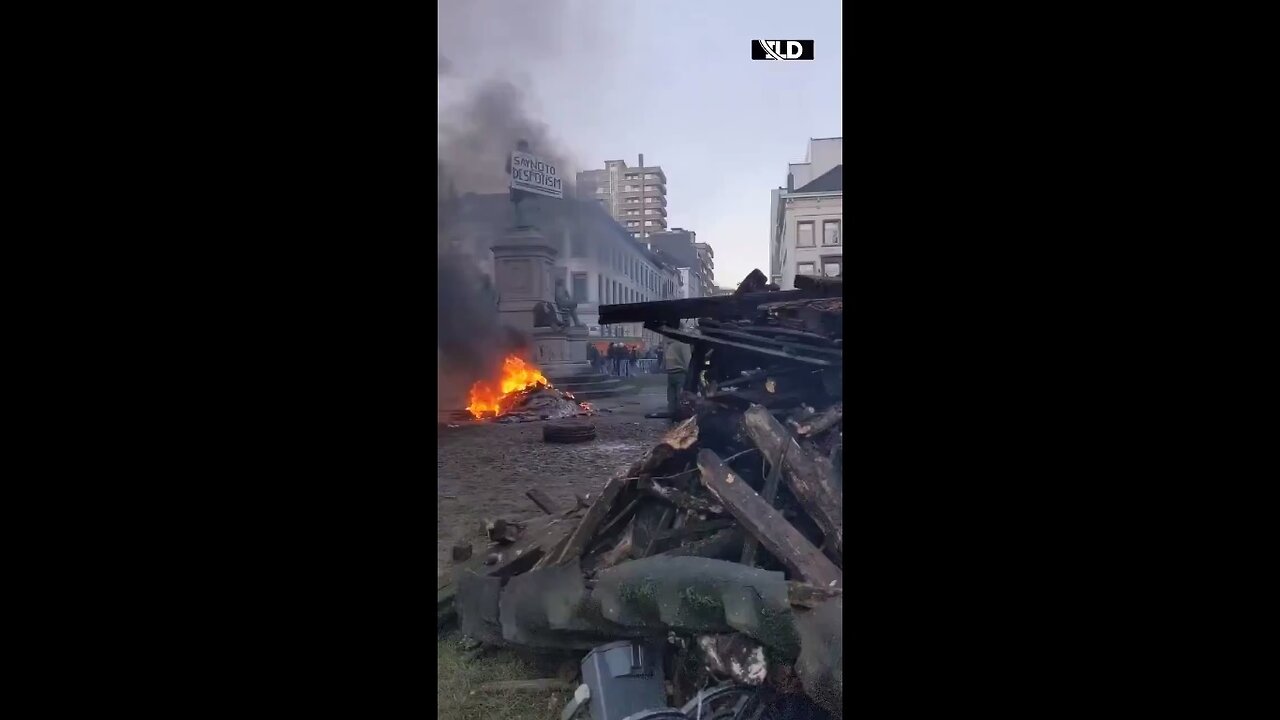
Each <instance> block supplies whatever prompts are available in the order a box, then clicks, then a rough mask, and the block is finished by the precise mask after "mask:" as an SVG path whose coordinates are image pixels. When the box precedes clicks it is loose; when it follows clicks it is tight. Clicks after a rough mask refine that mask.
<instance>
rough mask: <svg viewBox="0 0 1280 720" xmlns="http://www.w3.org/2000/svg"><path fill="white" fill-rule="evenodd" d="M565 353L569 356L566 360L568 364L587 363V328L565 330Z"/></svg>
mask: <svg viewBox="0 0 1280 720" xmlns="http://www.w3.org/2000/svg"><path fill="white" fill-rule="evenodd" d="M565 333H566V338H565V345H566V348H565V350H566V352H567V353H568V354H569V357H568V358H567V359H568V361H569V362H586V361H587V327H586V326H585V325H584V326H582V327H570V328H565Z"/></svg>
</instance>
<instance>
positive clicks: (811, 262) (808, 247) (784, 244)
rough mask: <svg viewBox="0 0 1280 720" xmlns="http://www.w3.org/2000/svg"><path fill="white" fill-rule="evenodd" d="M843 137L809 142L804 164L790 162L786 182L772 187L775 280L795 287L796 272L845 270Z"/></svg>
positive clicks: (839, 272) (834, 274) (771, 252)
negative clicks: (778, 186) (783, 185)
mask: <svg viewBox="0 0 1280 720" xmlns="http://www.w3.org/2000/svg"><path fill="white" fill-rule="evenodd" d="M843 148H844V140H843V138H815V139H810V140H809V147H808V149H807V151H806V152H805V162H803V163H790V164H788V165H787V185H786V186H785V187H780V188H777V189H775V190H773V191H772V192H771V193H770V195H771V198H770V199H771V201H772V206H771V208H770V224H771V226H772V227H771V240H770V248H769V275H770V280H771V281H772V282H774V283H777V285H778V286H779V287H780V288H782V289H783V290H791V289H794V288H795V278H796V275H823V276H826V277H839V276H841V275H843V274H844V229H845V227H844V164H843V163H844V158H843Z"/></svg>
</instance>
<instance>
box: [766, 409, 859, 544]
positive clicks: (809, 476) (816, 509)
mask: <svg viewBox="0 0 1280 720" xmlns="http://www.w3.org/2000/svg"><path fill="white" fill-rule="evenodd" d="M742 424H743V426H744V427H745V428H746V431H747V434H748V435H750V436H751V442H752V443H754V444H755V446H756V447H758V448H760V452H762V453H764V456H765V457H777V456H778V453H779V451H780V450H781V449H782V448H783V447H786V448H787V452H786V457H784V458H783V460H782V473H783V477H784V478H785V479H786V481H787V485H788V486H789V487H790V488H791V494H792V495H795V497H796V501H797V502H799V503H800V506H801V507H803V508H804V509H805V511H806V512H807V513H809V516H810V517H812V518H813V521H814V522H815V523H817V524H818V527H819V528H820V529H821V530H822V532H823V534H825V535H826V536H827V537H828V538H829V539H830V540H831V543H832V549H833V550H835V552H836V554H837V555H840V556H842V557H843V555H844V516H843V512H844V511H843V509H842V507H841V498H840V492H839V491H838V490H836V488H835V486H834V484H833V483H832V482H831V480H832V478H831V475H830V474H829V472H825V471H824V469H823V468H822V467H820V466H819V464H818V463H817V462H815V461H814V459H813V458H812V457H810V456H809V454H808V453H806V452H804V451H803V450H802V449H801V448H800V444H799V443H797V442H796V439H795V438H794V437H792V436H791V433H790V432H788V431H787V429H786V428H785V427H783V425H782V423H780V422H778V421H777V419H776V418H774V417H773V415H771V414H770V413H769V411H768V410H766V409H765V408H762V407H759V406H756V407H753V408H751V409H750V410H748V411H746V412H745V413H743V416H742Z"/></svg>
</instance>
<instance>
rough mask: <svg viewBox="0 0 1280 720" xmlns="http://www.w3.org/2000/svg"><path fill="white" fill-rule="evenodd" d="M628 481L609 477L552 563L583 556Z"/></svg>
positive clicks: (557, 563)
mask: <svg viewBox="0 0 1280 720" xmlns="http://www.w3.org/2000/svg"><path fill="white" fill-rule="evenodd" d="M627 482H628V481H627V478H625V477H617V476H615V477H611V478H609V481H608V482H606V483H605V484H604V489H603V490H601V491H600V495H599V497H597V498H596V500H595V502H593V503H591V507H589V508H587V512H586V513H585V514H584V515H583V516H582V522H579V523H578V527H576V528H574V529H573V533H572V534H571V535H570V536H569V541H568V542H566V543H565V544H564V548H562V549H561V550H560V553H559V554H558V555H557V556H556V557H555V558H553V559H552V561H551V564H553V565H560V564H563V563H565V562H569V561H571V560H577V559H579V558H581V557H582V553H583V551H585V550H586V549H587V544H588V543H590V542H591V539H592V538H594V537H595V535H596V530H597V529H598V528H599V527H600V523H602V522H604V518H605V516H606V515H608V514H609V510H610V509H611V508H612V507H613V501H614V500H616V499H617V497H618V494H619V493H621V492H622V488H624V487H626V485H627Z"/></svg>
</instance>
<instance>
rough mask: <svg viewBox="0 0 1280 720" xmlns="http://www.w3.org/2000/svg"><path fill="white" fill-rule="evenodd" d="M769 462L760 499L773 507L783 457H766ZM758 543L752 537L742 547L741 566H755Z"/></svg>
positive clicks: (776, 496) (785, 451)
mask: <svg viewBox="0 0 1280 720" xmlns="http://www.w3.org/2000/svg"><path fill="white" fill-rule="evenodd" d="M780 452H781V454H782V456H783V457H785V456H786V454H787V446H786V445H783V446H782V450H781V451H780ZM766 457H767V458H768V460H769V475H768V477H766V478H765V479H764V487H762V488H760V499H761V500H764V501H765V502H766V503H768V504H769V507H773V504H774V502H775V501H776V500H777V498H778V483H779V482H780V481H781V479H782V460H783V457H778V456H777V455H768V456H766ZM758 546H759V542H758V541H757V540H756V539H755V538H754V537H748V538H747V541H746V542H745V543H743V545H742V564H743V565H746V566H748V567H755V564H756V548H757V547H758Z"/></svg>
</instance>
